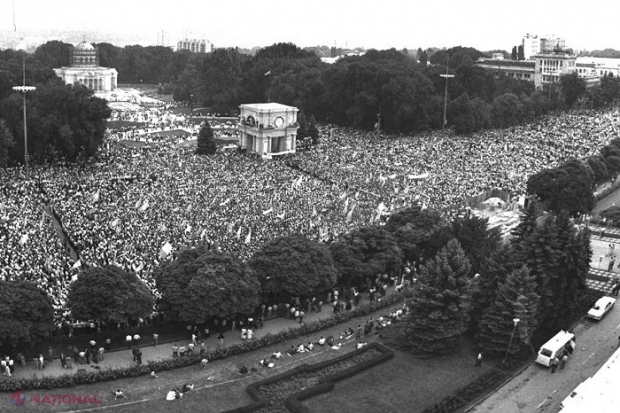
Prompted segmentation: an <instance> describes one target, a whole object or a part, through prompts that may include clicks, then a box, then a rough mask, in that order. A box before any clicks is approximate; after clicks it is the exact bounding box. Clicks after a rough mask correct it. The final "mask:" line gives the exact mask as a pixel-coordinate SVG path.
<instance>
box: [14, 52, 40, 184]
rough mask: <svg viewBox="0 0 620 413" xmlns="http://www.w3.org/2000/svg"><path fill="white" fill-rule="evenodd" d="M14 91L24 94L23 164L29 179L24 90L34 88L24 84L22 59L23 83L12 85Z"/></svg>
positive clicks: (32, 89) (27, 90)
mask: <svg viewBox="0 0 620 413" xmlns="http://www.w3.org/2000/svg"><path fill="white" fill-rule="evenodd" d="M13 90H14V91H16V92H22V93H23V95H24V165H25V166H26V179H30V169H29V167H28V128H27V127H26V92H32V91H34V90H36V87H34V86H26V62H25V61H24V85H23V86H13Z"/></svg>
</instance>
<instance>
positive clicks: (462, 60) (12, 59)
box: [0, 41, 620, 165]
mask: <svg viewBox="0 0 620 413" xmlns="http://www.w3.org/2000/svg"><path fill="white" fill-rule="evenodd" d="M96 46H97V47H98V48H99V54H100V64H101V65H102V66H108V67H115V68H116V69H117V70H118V72H119V82H121V83H123V82H127V83H138V84H139V83H141V82H144V83H155V84H161V85H162V87H161V88H162V91H164V89H165V90H168V91H172V93H173V96H174V99H175V100H176V101H177V102H186V103H188V104H190V105H192V106H194V105H202V106H206V107H209V108H211V111H212V112H213V113H230V112H232V111H233V110H235V109H236V108H237V107H238V105H239V104H241V103H247V102H266V101H277V102H280V103H283V104H289V105H293V106H296V107H299V108H300V109H302V110H303V111H304V112H305V113H306V114H308V115H314V116H315V117H316V119H317V120H319V121H323V122H330V123H334V124H338V125H352V126H355V127H358V128H363V129H372V128H374V127H375V125H377V124H378V125H379V126H380V127H381V129H384V130H386V131H392V132H394V131H400V132H418V131H423V130H428V129H437V128H441V126H442V123H443V120H442V119H443V94H444V88H445V85H446V79H444V78H442V77H441V74H443V73H445V70H446V63H448V66H449V68H450V72H451V73H453V74H454V75H455V77H454V78H453V79H450V80H448V81H447V83H448V101H449V105H448V116H447V120H448V126H449V127H450V126H451V127H454V129H455V131H456V132H457V133H470V132H474V131H477V130H480V129H485V128H495V127H499V128H503V127H507V126H511V125H515V124H518V123H522V122H526V121H529V120H532V119H534V118H536V117H538V116H541V115H543V114H546V113H548V112H549V111H552V110H556V109H562V108H570V107H572V106H574V105H575V104H577V103H578V102H580V101H587V102H589V104H590V105H591V106H592V107H601V106H604V105H607V104H609V103H611V102H612V101H613V100H614V99H615V98H618V97H619V96H620V85H619V83H618V80H617V79H615V78H613V77H607V76H606V77H604V78H603V79H602V81H601V86H600V87H595V88H591V89H589V90H588V91H586V87H585V83H584V81H583V79H580V78H578V77H577V75H576V74H573V75H567V76H564V77H562V79H561V81H560V84H559V85H552V86H550V88H551V90H548V89H545V90H542V91H535V90H534V85H533V83H532V82H528V81H524V80H523V81H522V80H516V79H513V78H509V77H505V76H499V77H498V76H496V75H495V74H494V73H491V72H489V71H486V70H485V69H483V68H480V67H477V66H475V65H474V62H475V61H476V60H477V59H478V58H479V57H482V56H485V55H484V54H483V53H482V52H480V51H478V50H475V49H472V48H464V47H453V48H451V49H447V50H440V51H436V52H435V53H433V54H432V55H430V58H429V62H428V63H429V64H428V65H427V62H426V55H427V53H426V52H423V51H421V50H420V51H418V57H419V58H420V59H421V61H422V63H419V62H418V61H417V60H416V59H414V58H413V57H412V56H411V55H409V54H405V53H402V52H399V51H396V50H395V49H391V50H385V51H377V50H369V51H368V52H367V53H366V54H365V55H363V56H351V57H345V58H342V59H340V60H338V61H337V62H336V63H334V64H331V65H330V64H326V63H323V62H321V60H320V59H319V58H318V57H317V56H316V55H315V54H314V53H312V52H308V51H304V50H302V49H300V48H298V47H296V46H295V45H293V44H282V43H281V44H275V45H273V46H270V47H266V48H264V49H261V50H260V51H258V52H257V53H256V55H255V56H250V55H246V54H242V53H240V52H239V50H238V49H215V50H214V51H213V52H212V53H206V54H200V53H189V52H187V51H179V52H174V51H172V50H170V49H169V48H166V47H161V46H151V47H141V46H127V47H124V48H119V47H116V46H113V45H111V44H107V43H102V44H98V45H96ZM72 48H73V46H72V45H70V44H66V43H62V42H59V41H52V42H48V43H46V44H44V45H42V46H40V47H39V48H38V49H37V50H36V52H35V53H34V54H33V55H28V56H25V59H26V81H27V83H28V84H30V85H34V86H36V87H37V90H36V91H34V92H31V93H29V97H28V101H29V106H31V108H32V109H31V110H30V111H29V115H28V125H29V129H30V131H29V135H30V136H29V140H31V141H32V143H33V144H32V146H31V148H29V151H30V152H31V155H32V156H33V157H34V159H35V161H36V162H43V161H46V160H50V159H61V158H65V159H68V160H71V161H74V160H75V159H77V157H78V156H79V155H83V156H85V157H88V156H92V154H93V153H94V152H93V148H96V147H97V145H98V144H100V142H101V139H102V136H103V135H102V134H103V131H102V129H103V125H104V121H105V119H106V118H107V116H109V112H108V111H107V109H106V108H105V104H104V103H103V102H101V101H99V100H97V99H94V98H92V97H88V94H87V93H88V92H86V91H84V90H79V89H83V88H81V87H67V86H61V82H60V80H59V79H58V78H57V77H56V75H55V74H54V72H53V70H52V68H54V67H61V66H66V65H67V64H68V62H69V55H70V51H71V49H72ZM23 59H24V54H23V53H22V52H16V51H13V50H4V51H0V112H1V113H2V114H3V116H2V118H3V119H4V122H5V123H6V128H2V127H0V165H2V164H5V163H6V161H7V155H6V154H7V153H8V160H9V161H10V160H12V161H16V160H19V159H21V158H20V154H23V146H22V145H23V143H22V142H23V136H22V133H23V132H22V130H23V127H22V125H21V122H22V120H21V119H22V118H21V117H20V116H16V114H17V113H19V111H20V110H21V105H22V100H21V99H20V97H19V95H18V94H17V93H16V92H13V90H12V87H13V86H15V85H17V84H20V83H21V78H22V60H23ZM558 86H559V87H558ZM59 88H64V89H66V90H64V89H63V90H64V91H62V90H60V89H59ZM86 102H88V104H87V105H85V104H84V103H86ZM78 107H79V108H80V109H79V111H76V110H74V109H76V108H78ZM78 113H79V115H80V116H77V114H78ZM311 123H312V122H311ZM88 125H92V126H88ZM9 147H10V150H8V149H7V148H9ZM7 151H8V152H7ZM3 154H5V155H3Z"/></svg>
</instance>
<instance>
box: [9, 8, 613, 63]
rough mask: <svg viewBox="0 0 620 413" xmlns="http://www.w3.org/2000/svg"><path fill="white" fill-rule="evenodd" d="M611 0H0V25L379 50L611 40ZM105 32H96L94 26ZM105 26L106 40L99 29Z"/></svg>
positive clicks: (148, 39)
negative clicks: (526, 39)
mask: <svg viewBox="0 0 620 413" xmlns="http://www.w3.org/2000/svg"><path fill="white" fill-rule="evenodd" d="M618 11H620V3H617V2H614V1H610V0H590V1H588V2H585V3H584V2H576V1H574V0H568V1H558V0H551V1H545V0H521V1H519V2H514V3H512V2H511V3H509V2H504V1H498V0H494V1H493V0H443V1H423V2H422V1H415V0H413V1H411V0H410V1H405V0H382V1H376V0H374V1H370V0H355V1H353V0H329V1H328V0H314V1H311V2H299V1H295V0H288V1H285V0H264V1H262V2H260V1H248V0H237V1H235V2H225V1H221V0H219V1H210V0H206V1H200V0H176V1H161V0H154V1H147V0H123V1H120V0H105V1H92V0H54V1H48V0H0V34H1V35H2V37H3V38H5V39H6V38H7V37H8V38H11V37H13V38H14V39H15V40H19V41H16V42H15V43H16V44H20V41H21V42H22V43H23V42H26V43H31V42H30V40H34V41H36V35H33V34H32V32H33V31H50V30H52V31H56V32H64V31H88V32H90V33H92V36H91V37H92V38H87V40H88V41H93V42H96V41H104V40H106V41H109V42H111V43H114V44H118V45H119V46H123V45H124V44H126V43H124V42H123V41H122V39H126V41H127V42H128V43H129V44H133V43H136V42H137V43H139V44H142V45H144V46H148V45H155V44H158V43H159V44H161V32H162V31H163V32H165V44H166V45H167V46H175V45H176V42H177V41H178V40H180V39H182V38H185V36H186V35H187V36H188V37H190V38H204V39H206V40H208V41H210V42H211V43H213V44H214V45H215V46H216V47H232V46H239V47H242V48H251V47H254V46H261V47H264V46H269V45H271V44H273V43H277V42H292V43H295V44H296V45H298V46H300V47H307V46H322V45H326V46H334V45H336V46H338V47H347V46H348V47H351V48H353V47H364V48H366V49H369V48H377V49H386V48H390V47H395V48H397V49H402V48H405V47H406V48H416V49H417V48H418V47H422V48H428V47H451V46H471V47H475V48H477V49H479V50H492V49H503V50H507V51H510V49H511V48H512V46H515V45H518V44H519V43H520V41H521V38H522V37H523V36H524V35H525V34H526V33H530V34H537V35H539V36H545V35H556V36H558V37H561V38H564V39H566V45H567V47H571V48H573V49H575V50H583V49H588V50H594V49H605V48H615V49H620V39H619V38H618V36H617V34H616V30H615V28H616V25H617V22H616V21H615V20H617V16H618ZM97 33H105V37H104V38H101V36H99V35H97ZM112 33H113V34H114V35H115V36H112V37H111V38H109V39H108V37H109V35H108V34H112ZM29 37H31V38H32V39H29Z"/></svg>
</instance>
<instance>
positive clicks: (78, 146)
mask: <svg viewBox="0 0 620 413" xmlns="http://www.w3.org/2000/svg"><path fill="white" fill-rule="evenodd" d="M59 82H60V80H52V81H50V82H48V83H45V84H39V85H37V90H35V91H34V92H29V93H28V95H27V97H26V105H27V117H28V119H27V122H28V152H29V154H30V156H31V157H32V159H33V160H34V161H35V162H44V161H51V162H53V161H59V160H60V159H62V158H64V159H66V160H68V161H71V162H75V161H76V160H78V158H80V157H81V158H84V159H85V158H88V157H91V156H93V155H94V154H95V153H96V151H97V149H98V148H99V146H100V145H101V143H102V142H103V137H104V132H105V128H106V120H107V118H108V117H109V116H110V109H109V108H108V105H107V103H106V101H105V100H103V99H100V98H97V97H95V96H94V95H93V92H92V91H90V90H88V89H87V88H86V87H84V86H81V85H75V86H74V85H64V84H62V83H59ZM0 113H2V116H3V117H4V120H5V123H6V126H7V128H8V130H9V132H10V133H11V134H12V136H13V137H14V138H15V145H13V146H12V148H11V149H10V150H9V159H10V160H11V161H12V162H17V161H19V162H21V160H22V159H23V156H24V125H23V98H22V96H21V95H20V94H18V93H14V94H13V95H11V96H9V97H7V98H5V99H3V100H2V101H0Z"/></svg>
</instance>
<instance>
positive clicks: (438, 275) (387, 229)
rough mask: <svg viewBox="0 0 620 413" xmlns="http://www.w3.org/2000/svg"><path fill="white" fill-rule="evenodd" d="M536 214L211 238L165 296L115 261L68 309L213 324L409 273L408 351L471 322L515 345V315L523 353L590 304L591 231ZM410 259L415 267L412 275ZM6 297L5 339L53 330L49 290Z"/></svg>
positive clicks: (437, 342)
mask: <svg viewBox="0 0 620 413" xmlns="http://www.w3.org/2000/svg"><path fill="white" fill-rule="evenodd" d="M537 218H538V212H537V210H536V209H535V207H534V206H532V207H530V208H529V209H528V210H527V213H526V214H525V215H524V217H523V219H522V221H521V223H520V225H519V226H518V227H517V228H516V229H515V231H514V234H513V235H514V236H513V238H512V240H511V242H510V243H508V244H506V243H503V242H502V240H501V237H500V235H499V231H498V230H497V229H491V230H489V229H488V228H487V221H486V220H484V219H480V218H476V217H471V218H457V219H456V220H454V221H453V222H447V221H446V220H445V219H444V218H443V217H442V216H441V214H440V213H438V212H436V211H433V210H429V209H422V208H420V207H412V208H408V209H406V210H403V211H400V212H398V213H396V214H394V215H393V216H391V217H390V218H389V220H388V221H387V223H386V225H384V226H369V227H362V228H359V229H357V230H354V231H351V232H350V233H348V234H345V235H344V236H343V237H341V238H340V239H338V240H337V241H335V242H333V243H331V244H330V245H326V244H323V243H318V242H315V241H311V240H308V239H307V238H305V237H304V236H302V235H292V236H288V237H281V238H278V239H275V240H273V241H271V242H268V243H267V244H265V245H264V246H263V247H262V248H261V249H260V250H258V251H257V252H256V253H255V254H254V255H253V256H252V258H251V259H250V260H249V261H248V262H243V261H241V260H240V259H238V258H236V257H234V256H232V255H230V254H226V253H222V252H219V251H217V250H209V249H208V248H207V247H200V248H197V249H188V250H184V251H181V252H180V254H179V256H178V257H177V258H176V259H175V260H174V261H169V262H165V263H162V264H161V265H160V267H158V268H157V269H156V273H155V279H156V283H157V290H158V294H159V296H158V297H157V299H154V298H153V296H152V295H151V293H150V292H149V290H148V288H147V287H146V286H145V285H144V283H143V282H142V281H141V280H140V279H139V278H138V277H137V276H136V275H134V274H132V273H128V272H125V271H124V270H122V269H120V268H117V267H114V266H107V267H97V268H87V269H84V270H83V271H82V272H81V273H80V275H79V277H78V279H77V280H76V281H75V282H73V283H72V285H71V288H70V293H69V296H68V306H69V308H70V309H71V313H72V315H73V317H74V318H75V319H79V320H87V321H90V320H94V321H98V322H102V323H104V325H105V324H107V325H110V326H114V325H116V323H125V322H130V323H134V322H136V321H137V320H138V319H139V318H147V317H149V316H150V315H151V313H152V312H153V308H157V311H159V312H162V313H163V314H164V315H165V318H166V319H167V320H169V321H173V322H174V321H178V322H183V323H189V324H192V325H205V324H206V323H209V322H210V321H211V320H213V319H235V318H236V317H238V316H240V315H245V316H251V315H253V314H256V312H257V311H259V310H258V309H259V308H260V306H261V304H263V303H264V304H266V305H273V304H279V305H283V304H285V303H289V302H291V300H292V299H293V297H300V298H301V299H302V300H303V299H305V298H307V299H311V298H316V299H317V300H321V301H324V300H326V296H327V294H328V293H329V292H330V291H332V290H333V289H336V290H339V291H349V289H350V287H356V288H357V290H358V291H366V292H368V291H369V289H370V288H377V287H379V288H380V287H381V285H382V284H383V283H388V282H391V280H392V279H393V278H392V277H394V278H395V279H397V280H398V281H399V282H400V280H401V276H402V279H404V280H406V283H405V284H407V285H408V284H409V283H411V286H410V288H407V289H406V290H407V295H408V296H409V298H408V299H407V304H408V306H409V307H410V309H411V316H410V317H407V318H405V319H404V322H403V323H402V324H401V326H402V327H401V332H400V335H399V340H398V341H399V343H400V344H401V345H403V346H404V347H405V348H408V349H411V350H413V351H415V352H419V353H443V352H448V351H451V350H453V349H454V348H455V343H456V340H457V339H458V337H459V336H461V335H462V334H464V333H465V332H466V331H470V332H474V333H475V334H476V337H477V339H478V341H479V345H480V347H481V348H483V349H486V350H488V351H489V352H502V351H506V349H507V348H508V341H509V338H510V336H511V333H512V328H513V321H512V320H513V319H514V318H519V319H520V323H519V325H518V328H517V331H518V334H517V335H516V337H515V339H514V340H513V342H512V344H511V345H510V349H509V352H510V353H511V354H514V353H517V352H519V351H521V350H522V349H523V348H524V346H525V347H526V348H527V347H530V346H531V345H532V344H531V343H532V338H535V339H544V338H546V337H547V336H548V335H549V334H553V332H555V331H556V330H558V329H559V328H567V327H568V326H569V325H570V322H571V321H572V320H574V318H575V317H576V316H577V315H579V314H580V313H581V312H582V311H583V309H584V306H585V305H587V304H589V302H588V297H589V296H588V295H587V294H585V292H586V287H585V277H586V274H587V272H588V264H589V261H590V255H591V251H590V246H589V232H588V230H587V229H581V228H576V227H575V226H574V225H573V222H572V221H571V219H570V218H569V216H568V214H567V213H566V212H561V213H560V214H558V215H549V216H547V217H546V219H545V220H544V223H543V224H538V225H537V223H536V219H537ZM407 261H409V262H411V263H412V265H411V270H412V271H411V272H408V271H405V272H402V270H403V268H405V262H407ZM383 274H386V276H383ZM15 291H19V294H16V293H15ZM345 295H346V294H345ZM0 300H1V301H2V302H4V303H6V304H7V305H6V306H5V307H6V308H5V310H6V311H3V317H2V323H3V328H1V329H0V332H1V337H0V340H1V343H3V344H6V345H12V346H15V345H18V344H20V343H32V342H36V341H38V340H40V339H43V338H45V337H47V334H48V333H49V331H50V330H51V329H52V328H53V322H52V320H53V316H52V314H53V309H52V306H51V302H50V299H49V297H47V295H46V293H45V292H43V291H42V290H39V289H38V288H36V287H31V286H30V285H29V284H27V283H23V282H1V283H0ZM26 302H29V303H36V305H32V306H26V305H24V303H26ZM154 305H156V307H154ZM325 305H327V303H325ZM329 308H331V307H329ZM327 311H328V310H327Z"/></svg>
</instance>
